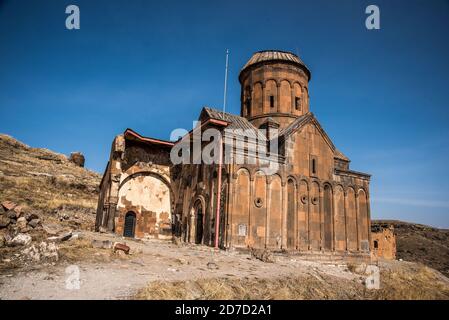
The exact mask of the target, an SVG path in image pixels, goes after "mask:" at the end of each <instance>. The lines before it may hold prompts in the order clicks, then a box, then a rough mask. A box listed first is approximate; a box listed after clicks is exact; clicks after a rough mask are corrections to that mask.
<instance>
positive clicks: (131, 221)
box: [123, 211, 136, 238]
mask: <svg viewBox="0 0 449 320" xmlns="http://www.w3.org/2000/svg"><path fill="white" fill-rule="evenodd" d="M135 229H136V214H135V213H134V212H132V211H129V212H128V213H126V215H125V227H124V228H123V236H124V237H128V238H134V233H135Z"/></svg>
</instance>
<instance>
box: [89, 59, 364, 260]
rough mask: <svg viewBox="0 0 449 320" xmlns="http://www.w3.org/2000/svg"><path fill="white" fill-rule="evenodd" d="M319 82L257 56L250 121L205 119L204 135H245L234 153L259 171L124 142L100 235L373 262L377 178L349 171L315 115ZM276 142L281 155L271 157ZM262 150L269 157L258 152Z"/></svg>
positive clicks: (246, 96)
mask: <svg viewBox="0 0 449 320" xmlns="http://www.w3.org/2000/svg"><path fill="white" fill-rule="evenodd" d="M310 79H311V73H310V70H309V69H308V68H307V66H306V65H305V64H304V63H303V61H302V60H301V59H300V58H299V57H298V56H297V55H295V54H293V53H290V52H283V51H273V50H270V51H260V52H256V53H254V54H253V55H252V57H251V58H250V59H249V60H248V62H247V63H246V64H245V65H244V66H243V68H242V69H241V71H240V74H239V81H240V84H241V110H240V116H238V115H234V114H230V113H224V112H222V111H220V110H215V109H211V108H207V107H205V108H203V109H202V110H201V112H200V115H199V118H198V123H199V127H200V130H201V131H202V130H205V129H207V128H214V129H216V130H219V131H220V132H223V131H224V130H225V129H230V128H231V129H243V130H244V132H245V136H242V137H240V136H238V134H237V136H236V137H234V139H232V140H231V142H232V141H234V140H239V139H240V140H242V141H244V142H245V143H244V144H243V147H242V148H239V147H236V146H233V147H234V148H231V150H233V151H232V152H233V153H234V154H235V155H236V154H239V155H241V156H243V157H244V158H245V159H250V160H251V161H244V163H240V162H239V163H237V162H236V161H231V162H230V163H229V162H225V161H223V163H220V164H204V163H182V164H173V162H172V161H171V157H170V154H171V152H172V150H173V149H174V148H177V147H178V145H179V144H182V143H184V142H185V141H186V139H184V138H183V139H180V140H178V141H176V142H173V141H165V140H161V139H155V138H150V137H144V136H142V135H140V134H139V133H137V132H135V131H133V130H131V129H127V130H126V131H125V132H124V133H123V134H120V135H118V136H116V137H115V139H114V141H113V143H112V149H111V153H110V158H109V162H108V164H107V167H106V170H105V173H104V175H103V179H102V182H101V192H100V196H99V201H98V209H97V216H96V230H97V231H104V232H115V233H117V234H120V235H123V236H126V237H136V238H159V239H171V238H172V237H178V238H180V239H181V240H182V241H185V242H191V243H197V244H203V245H209V246H214V245H216V244H217V243H218V246H219V247H220V248H223V249H231V248H268V249H271V250H287V251H293V252H298V253H301V252H302V253H309V254H314V253H326V252H328V253H331V254H343V255H354V256H369V254H370V240H371V239H370V237H371V232H370V228H371V226H370V201H369V182H370V175H369V174H366V173H361V172H357V171H353V170H351V169H350V168H349V163H350V160H349V159H348V158H347V157H346V156H345V155H344V154H343V153H342V152H340V151H339V150H338V149H337V148H336V147H335V145H334V144H333V142H332V140H331V139H330V137H329V136H328V135H327V134H326V132H325V131H324V129H323V128H322V126H321V125H320V123H319V122H318V120H317V118H316V117H315V115H314V114H313V113H312V112H311V111H310V101H309V88H308V84H309V81H310ZM258 129H264V130H258ZM248 132H249V133H248ZM251 132H252V133H251ZM261 132H263V133H261ZM191 135H192V131H190V132H189V133H187V134H186V137H187V138H188V137H189V136H191ZM274 139H276V141H277V144H278V152H277V154H276V156H275V157H267V156H266V155H267V154H270V146H271V144H272V143H273V141H274ZM187 140H188V139H187ZM188 141H189V140H188ZM223 141H224V142H223V144H226V143H228V142H229V141H228V140H226V139H225V140H223ZM256 141H258V142H259V144H260V141H262V145H264V146H265V147H266V149H265V151H266V152H265V153H264V154H260V153H259V152H258V151H257V150H258V149H257V148H251V144H254V143H256ZM200 146H201V148H204V144H202V143H200ZM255 150H256V151H255ZM220 159H221V158H220ZM267 159H268V160H267ZM267 161H268V162H270V161H271V162H275V164H276V165H277V166H276V167H277V170H276V172H274V173H271V174H269V175H268V174H266V172H265V171H264V170H262V163H266V162H267ZM220 168H221V170H220ZM219 171H221V173H220V172H219ZM216 220H217V221H216ZM217 224H218V225H217ZM217 233H218V235H217Z"/></svg>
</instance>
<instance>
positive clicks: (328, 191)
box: [322, 181, 334, 251]
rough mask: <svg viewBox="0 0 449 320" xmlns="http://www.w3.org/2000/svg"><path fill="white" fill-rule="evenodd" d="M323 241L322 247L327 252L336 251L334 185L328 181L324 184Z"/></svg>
mask: <svg viewBox="0 0 449 320" xmlns="http://www.w3.org/2000/svg"><path fill="white" fill-rule="evenodd" d="M322 208H323V209H322V212H323V219H322V221H323V232H322V234H323V239H322V247H323V248H324V250H326V251H330V250H333V249H334V221H333V220H334V219H333V216H334V213H333V212H334V204H333V189H332V184H331V183H329V182H328V181H325V182H323V204H322Z"/></svg>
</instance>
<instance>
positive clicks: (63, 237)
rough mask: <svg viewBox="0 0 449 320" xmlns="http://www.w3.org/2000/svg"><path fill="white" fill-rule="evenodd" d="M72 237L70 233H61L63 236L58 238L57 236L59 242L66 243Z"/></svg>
mask: <svg viewBox="0 0 449 320" xmlns="http://www.w3.org/2000/svg"><path fill="white" fill-rule="evenodd" d="M71 237H72V233H71V232H66V233H63V234H61V235H60V236H59V241H61V242H62V241H67V240H69V239H70V238H71Z"/></svg>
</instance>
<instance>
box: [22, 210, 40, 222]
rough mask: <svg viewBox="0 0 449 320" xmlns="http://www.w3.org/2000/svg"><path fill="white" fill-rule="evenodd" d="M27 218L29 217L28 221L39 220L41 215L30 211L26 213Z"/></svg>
mask: <svg viewBox="0 0 449 320" xmlns="http://www.w3.org/2000/svg"><path fill="white" fill-rule="evenodd" d="M25 218H26V219H27V221H32V220H36V219H37V220H39V216H38V215H37V214H36V213H34V212H28V213H26V214H25Z"/></svg>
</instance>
